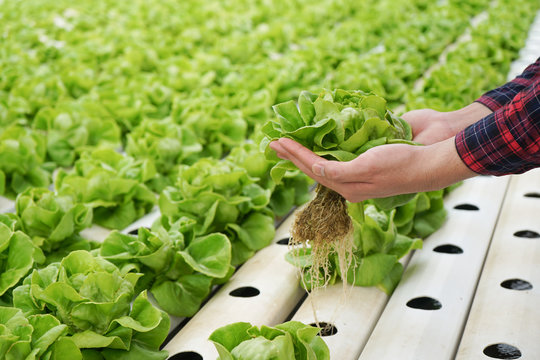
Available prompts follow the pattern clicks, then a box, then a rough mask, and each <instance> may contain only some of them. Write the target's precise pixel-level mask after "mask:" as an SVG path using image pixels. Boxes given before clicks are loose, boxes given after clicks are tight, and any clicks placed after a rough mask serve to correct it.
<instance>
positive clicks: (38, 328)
mask: <svg viewBox="0 0 540 360" xmlns="http://www.w3.org/2000/svg"><path fill="white" fill-rule="evenodd" d="M0 329H2V330H1V335H0V358H2V359H8V360H28V359H51V360H56V359H58V360H59V359H73V360H80V359H82V354H81V352H80V350H79V348H78V347H77V346H76V345H75V343H74V342H73V340H72V339H70V338H68V337H66V335H67V333H68V327H67V325H65V324H61V323H60V321H58V319H56V318H55V317H54V316H52V315H50V314H44V315H31V316H29V317H25V316H24V314H23V313H22V311H21V310H20V309H17V308H10V307H0Z"/></svg>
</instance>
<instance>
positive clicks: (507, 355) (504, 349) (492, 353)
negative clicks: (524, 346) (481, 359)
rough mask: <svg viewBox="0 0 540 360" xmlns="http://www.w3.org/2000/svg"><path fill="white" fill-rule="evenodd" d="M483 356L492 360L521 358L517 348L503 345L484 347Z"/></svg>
mask: <svg viewBox="0 0 540 360" xmlns="http://www.w3.org/2000/svg"><path fill="white" fill-rule="evenodd" d="M484 354H485V355H487V356H489V357H490V358H494V359H519V358H520V357H521V351H519V349H518V348H517V347H515V346H512V345H508V344H503V343H500V344H493V345H489V346H486V347H485V348H484Z"/></svg>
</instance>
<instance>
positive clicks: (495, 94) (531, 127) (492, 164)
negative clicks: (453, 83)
mask: <svg viewBox="0 0 540 360" xmlns="http://www.w3.org/2000/svg"><path fill="white" fill-rule="evenodd" d="M477 101H478V102H480V103H482V104H484V105H486V106H487V107H488V108H490V109H491V110H492V111H493V113H491V114H490V115H488V116H486V117H484V118H483V119H481V120H480V121H478V122H476V123H474V124H472V125H470V126H469V127H467V128H466V129H464V130H463V131H461V132H460V133H458V134H457V135H456V139H455V144H456V149H457V152H458V154H459V156H460V157H461V159H462V160H463V162H464V163H465V165H467V166H468V167H469V168H470V169H471V170H473V171H474V172H476V173H479V174H484V175H496V176H501V175H508V174H520V173H523V172H525V171H528V170H531V169H533V168H536V167H539V166H540V58H538V60H537V61H536V62H535V63H534V64H532V65H530V66H529V67H527V69H526V70H525V71H524V72H523V74H521V75H520V76H518V77H516V78H515V79H514V80H512V81H511V82H509V83H507V84H505V85H503V86H501V87H499V88H497V89H494V90H491V91H489V92H487V93H485V94H484V95H482V96H481V97H480V98H479V99H478V100H477Z"/></svg>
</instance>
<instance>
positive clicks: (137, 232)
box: [128, 226, 150, 236]
mask: <svg viewBox="0 0 540 360" xmlns="http://www.w3.org/2000/svg"><path fill="white" fill-rule="evenodd" d="M143 227H145V226H143ZM139 229H140V228H136V229H133V230H131V231H130V232H128V234H129V235H133V236H137V235H139ZM146 229H147V230H150V228H149V227H146Z"/></svg>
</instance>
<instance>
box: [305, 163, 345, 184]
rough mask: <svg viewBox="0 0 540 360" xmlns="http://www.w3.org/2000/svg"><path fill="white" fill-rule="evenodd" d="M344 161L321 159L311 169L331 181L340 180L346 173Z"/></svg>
mask: <svg viewBox="0 0 540 360" xmlns="http://www.w3.org/2000/svg"><path fill="white" fill-rule="evenodd" d="M344 170H345V169H344V168H343V163H340V162H339V161H319V162H316V163H315V164H313V165H312V166H311V171H312V172H313V173H314V174H315V175H317V176H320V177H323V178H326V179H328V180H330V181H340V180H341V179H342V178H343V175H344Z"/></svg>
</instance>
